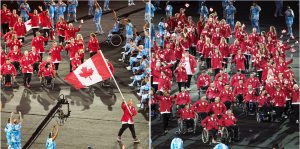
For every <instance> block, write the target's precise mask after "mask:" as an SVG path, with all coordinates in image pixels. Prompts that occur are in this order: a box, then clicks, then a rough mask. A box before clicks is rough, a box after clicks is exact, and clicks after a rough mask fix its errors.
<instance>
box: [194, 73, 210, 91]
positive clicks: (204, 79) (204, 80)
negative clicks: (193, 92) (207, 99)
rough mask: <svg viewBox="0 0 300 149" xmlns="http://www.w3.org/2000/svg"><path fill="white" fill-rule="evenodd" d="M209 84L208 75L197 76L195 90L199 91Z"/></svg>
mask: <svg viewBox="0 0 300 149" xmlns="http://www.w3.org/2000/svg"><path fill="white" fill-rule="evenodd" d="M209 84H210V76H209V75H208V74H206V75H203V74H201V75H199V77H198V79H197V88H198V89H200V88H201V87H204V86H209Z"/></svg>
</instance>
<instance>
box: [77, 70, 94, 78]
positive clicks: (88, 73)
mask: <svg viewBox="0 0 300 149" xmlns="http://www.w3.org/2000/svg"><path fill="white" fill-rule="evenodd" d="M93 72H94V71H93V69H92V68H90V69H88V68H87V67H82V68H81V73H80V74H79V75H80V76H81V77H83V78H85V79H86V78H87V77H89V78H90V80H92V79H91V76H92V75H93Z"/></svg>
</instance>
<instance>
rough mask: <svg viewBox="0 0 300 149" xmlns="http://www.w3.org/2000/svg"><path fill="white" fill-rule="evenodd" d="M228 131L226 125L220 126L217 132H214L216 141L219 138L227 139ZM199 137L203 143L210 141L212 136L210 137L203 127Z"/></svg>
mask: <svg viewBox="0 0 300 149" xmlns="http://www.w3.org/2000/svg"><path fill="white" fill-rule="evenodd" d="M229 135H230V134H229V131H228V129H227V128H226V127H222V128H221V130H218V132H217V134H216V138H215V140H216V141H220V140H227V139H228V138H230V137H229ZM201 139H202V142H203V143H208V142H211V140H212V137H211V133H210V132H209V131H208V130H207V129H203V131H202V134H201Z"/></svg>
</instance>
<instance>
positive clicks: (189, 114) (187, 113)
mask: <svg viewBox="0 0 300 149" xmlns="http://www.w3.org/2000/svg"><path fill="white" fill-rule="evenodd" d="M177 114H178V117H180V118H181V119H183V120H186V119H194V118H195V112H194V111H193V110H192V109H188V110H187V109H185V108H182V109H180V110H179V111H178V113H177Z"/></svg>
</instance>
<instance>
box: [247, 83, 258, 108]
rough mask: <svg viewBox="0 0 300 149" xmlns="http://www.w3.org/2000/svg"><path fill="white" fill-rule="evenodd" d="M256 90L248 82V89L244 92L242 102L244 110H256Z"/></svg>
mask: <svg viewBox="0 0 300 149" xmlns="http://www.w3.org/2000/svg"><path fill="white" fill-rule="evenodd" d="M256 101H257V96H256V91H255V90H254V89H253V88H252V85H251V84H248V90H247V91H245V92H244V103H245V105H246V106H245V108H246V109H245V110H246V112H251V113H255V112H256V108H257V107H256Z"/></svg>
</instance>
